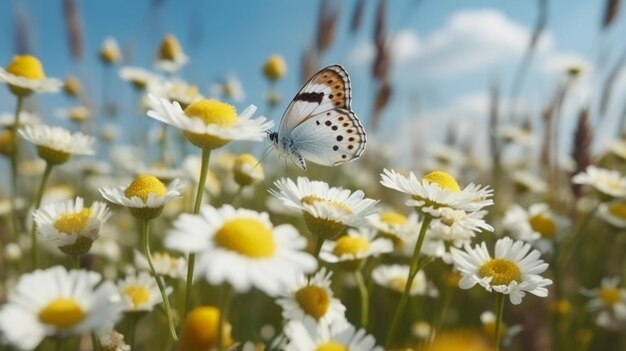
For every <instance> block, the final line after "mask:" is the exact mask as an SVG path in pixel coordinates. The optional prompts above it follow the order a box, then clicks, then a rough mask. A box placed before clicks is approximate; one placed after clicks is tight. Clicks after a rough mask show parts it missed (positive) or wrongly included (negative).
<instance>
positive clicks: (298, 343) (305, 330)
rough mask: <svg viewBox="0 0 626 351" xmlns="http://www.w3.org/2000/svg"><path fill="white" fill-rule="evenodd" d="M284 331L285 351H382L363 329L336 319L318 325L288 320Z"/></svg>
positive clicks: (309, 321)
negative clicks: (329, 322)
mask: <svg viewBox="0 0 626 351" xmlns="http://www.w3.org/2000/svg"><path fill="white" fill-rule="evenodd" d="M284 333H285V335H286V336H287V339H288V342H287V345H286V346H285V350H286V351H324V350H342V351H382V350H383V348H382V347H380V346H376V339H374V337H373V336H372V335H368V334H367V332H366V331H365V329H359V330H356V328H355V327H354V326H352V325H351V324H350V323H348V322H346V321H342V320H337V321H335V322H333V323H331V324H330V325H327V326H324V327H319V326H318V325H317V324H315V323H314V322H313V321H311V320H306V321H304V322H301V321H290V322H288V323H287V325H285V329H284Z"/></svg>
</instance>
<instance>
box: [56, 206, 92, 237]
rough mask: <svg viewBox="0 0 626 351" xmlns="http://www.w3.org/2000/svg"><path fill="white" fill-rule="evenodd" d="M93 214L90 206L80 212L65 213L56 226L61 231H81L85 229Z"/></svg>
mask: <svg viewBox="0 0 626 351" xmlns="http://www.w3.org/2000/svg"><path fill="white" fill-rule="evenodd" d="M92 215H93V211H92V210H91V209H90V208H83V209H82V210H80V211H79V212H74V213H64V214H62V215H61V216H60V217H59V218H58V219H57V220H56V221H55V222H54V227H55V228H56V229H57V230H58V231H59V232H61V233H64V234H73V233H79V232H81V231H83V230H84V229H85V227H86V226H87V223H89V219H90V218H91V216H92Z"/></svg>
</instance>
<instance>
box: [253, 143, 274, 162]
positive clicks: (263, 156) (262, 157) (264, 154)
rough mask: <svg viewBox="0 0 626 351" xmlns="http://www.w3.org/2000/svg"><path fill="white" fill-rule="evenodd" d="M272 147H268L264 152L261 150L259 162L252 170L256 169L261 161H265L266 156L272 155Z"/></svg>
mask: <svg viewBox="0 0 626 351" xmlns="http://www.w3.org/2000/svg"><path fill="white" fill-rule="evenodd" d="M272 146H273V145H271V144H270V145H268V146H267V147H266V148H265V150H263V154H261V158H260V159H259V161H258V162H257V163H256V165H254V168H256V167H257V166H258V165H260V164H261V161H263V160H265V159H266V158H267V156H269V155H270V154H271V153H272Z"/></svg>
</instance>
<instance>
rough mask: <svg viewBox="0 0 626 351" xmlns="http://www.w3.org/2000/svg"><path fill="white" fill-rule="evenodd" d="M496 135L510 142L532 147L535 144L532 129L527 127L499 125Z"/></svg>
mask: <svg viewBox="0 0 626 351" xmlns="http://www.w3.org/2000/svg"><path fill="white" fill-rule="evenodd" d="M496 135H497V136H498V137H500V138H501V139H502V140H503V141H505V142H507V143H511V144H518V145H520V146H524V147H528V148H532V147H534V146H535V145H537V141H536V140H535V135H534V134H533V131H532V130H531V129H530V128H528V127H524V126H522V127H520V126H517V125H508V126H500V127H499V128H498V130H497V131H496Z"/></svg>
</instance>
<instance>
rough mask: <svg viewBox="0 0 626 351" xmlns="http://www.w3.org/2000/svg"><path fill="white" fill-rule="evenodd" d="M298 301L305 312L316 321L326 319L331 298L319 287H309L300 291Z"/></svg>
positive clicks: (297, 296)
mask: <svg viewBox="0 0 626 351" xmlns="http://www.w3.org/2000/svg"><path fill="white" fill-rule="evenodd" d="M296 301H298V305H300V307H301V308H302V309H303V310H304V312H306V313H307V314H309V315H311V316H313V317H314V318H315V319H316V320H320V319H321V318H322V317H324V315H325V314H326V311H328V306H329V305H330V297H329V296H328V294H327V293H326V290H324V289H323V288H322V287H319V286H317V285H309V286H306V287H304V288H301V289H300V290H298V291H297V292H296Z"/></svg>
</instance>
